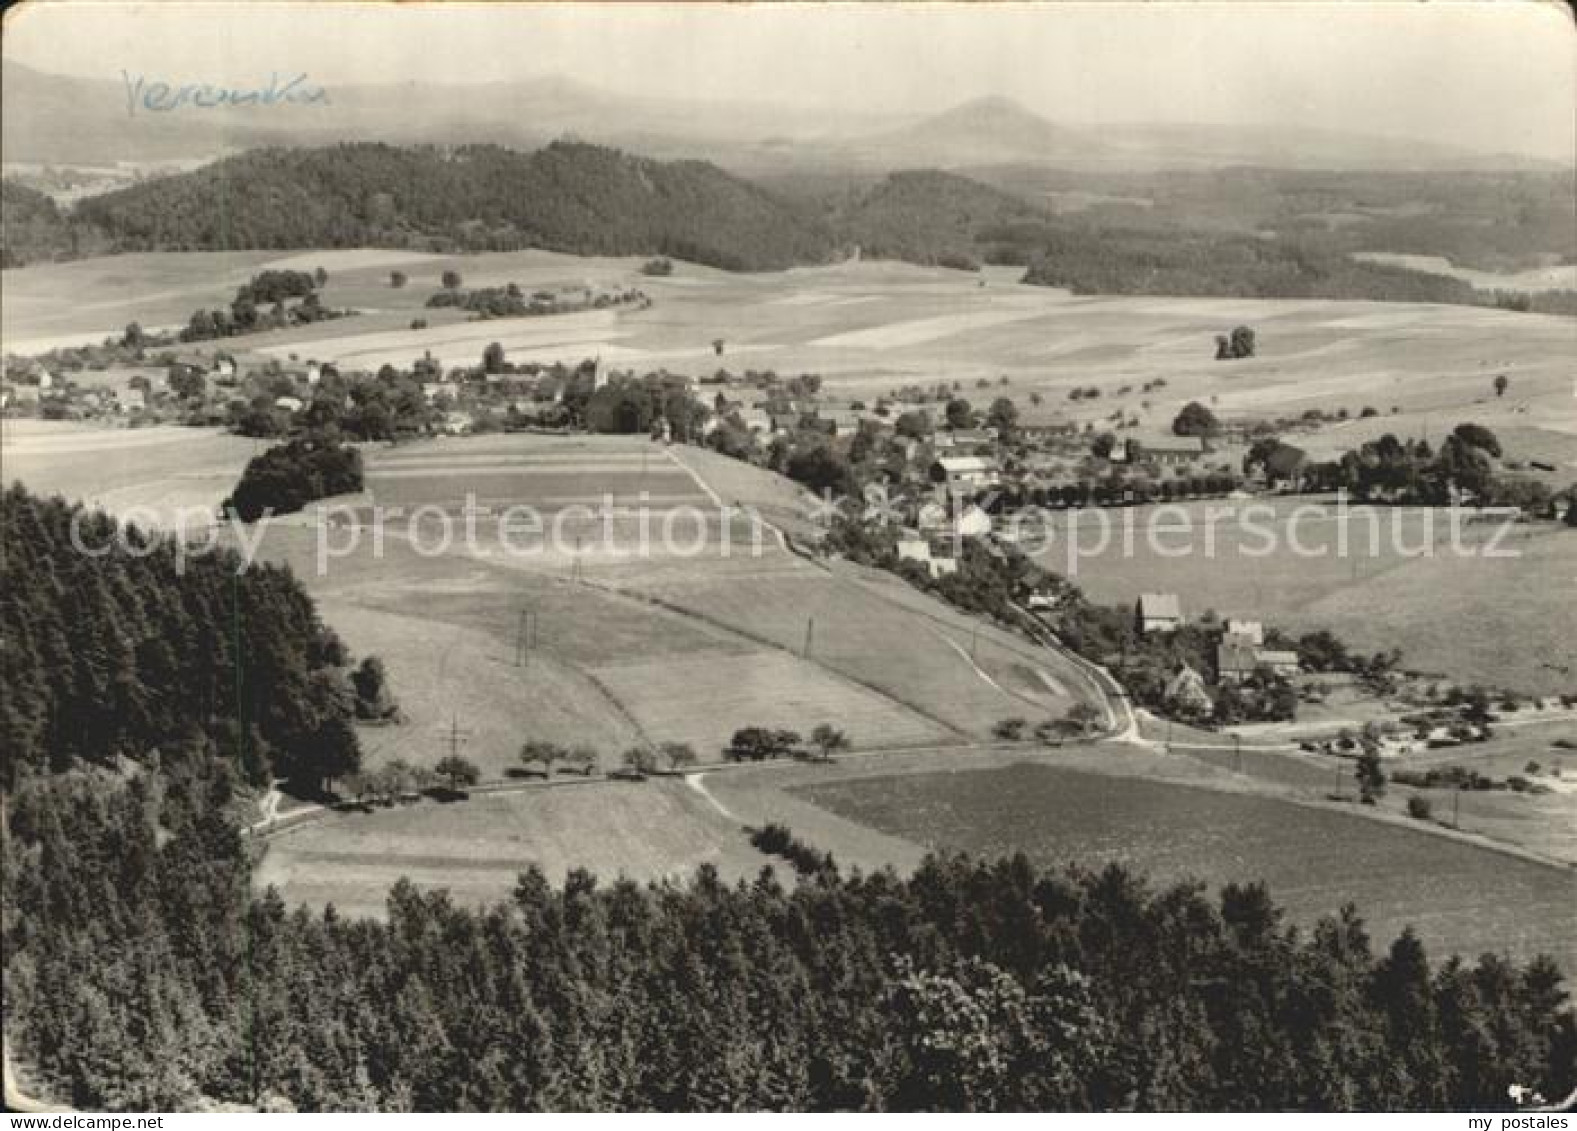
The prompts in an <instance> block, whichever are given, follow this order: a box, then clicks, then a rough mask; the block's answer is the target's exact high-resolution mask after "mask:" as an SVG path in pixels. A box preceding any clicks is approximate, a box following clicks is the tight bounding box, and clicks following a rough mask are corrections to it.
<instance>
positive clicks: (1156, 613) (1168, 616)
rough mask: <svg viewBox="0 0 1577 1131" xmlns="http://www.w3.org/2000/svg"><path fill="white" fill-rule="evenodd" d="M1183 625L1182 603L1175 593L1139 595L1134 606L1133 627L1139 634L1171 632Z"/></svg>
mask: <svg viewBox="0 0 1577 1131" xmlns="http://www.w3.org/2000/svg"><path fill="white" fill-rule="evenodd" d="M1182 623H1183V603H1182V602H1181V601H1179V600H1178V599H1177V594H1176V593H1141V594H1139V600H1138V602H1137V604H1135V606H1134V627H1135V628H1137V629H1138V630H1139V631H1140V632H1141V633H1145V632H1171V631H1173V630H1174V629H1176V628H1178V627H1180V626H1181V625H1182Z"/></svg>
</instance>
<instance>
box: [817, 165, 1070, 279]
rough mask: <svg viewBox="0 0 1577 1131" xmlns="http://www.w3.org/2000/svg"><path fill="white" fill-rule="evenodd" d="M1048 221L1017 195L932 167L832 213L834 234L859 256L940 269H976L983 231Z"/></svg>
mask: <svg viewBox="0 0 1577 1131" xmlns="http://www.w3.org/2000/svg"><path fill="white" fill-rule="evenodd" d="M1046 219H1047V215H1046V213H1045V212H1044V211H1042V210H1040V209H1037V208H1035V207H1033V206H1031V205H1030V204H1029V203H1027V202H1026V201H1024V200H1022V199H1021V198H1019V197H1016V196H1012V195H1010V194H1009V193H1006V192H1003V191H1002V190H1000V189H995V188H991V187H990V186H989V185H983V184H981V183H980V182H978V181H972V180H970V179H969V178H968V177H960V176H957V175H955V174H953V173H942V172H938V171H936V170H930V169H928V170H920V171H915V172H905V173H894V174H892V175H891V176H889V177H886V178H884V179H883V180H882V181H881V182H879V183H878V184H876V185H875V186H873V187H872V188H870V189H867V190H866V191H864V192H862V193H860V194H859V195H858V196H856V197H855V198H854V199H853V200H852V201H850V202H848V203H847V204H845V205H843V206H841V207H837V208H835V209H834V223H835V224H836V226H837V228H838V230H839V231H840V232H842V233H843V235H844V236H845V238H846V239H848V240H850V241H852V242H854V243H856V244H858V245H859V246H860V250H861V252H862V253H863V254H865V255H868V256H870V257H871V258H874V259H901V260H904V261H906V262H909V263H923V264H936V265H940V266H944V267H966V268H969V267H974V266H978V264H979V257H980V249H981V235H982V233H983V232H986V231H988V230H991V229H996V228H1000V227H1001V226H1003V225H1008V224H1012V223H1014V222H1015V221H1036V220H1046Z"/></svg>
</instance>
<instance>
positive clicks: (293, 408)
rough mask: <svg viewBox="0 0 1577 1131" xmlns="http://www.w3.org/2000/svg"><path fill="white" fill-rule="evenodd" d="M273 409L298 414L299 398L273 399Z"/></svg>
mask: <svg viewBox="0 0 1577 1131" xmlns="http://www.w3.org/2000/svg"><path fill="white" fill-rule="evenodd" d="M274 407H275V408H282V409H284V410H285V411H286V412H300V411H301V408H302V401H301V398H300V397H275V398H274Z"/></svg>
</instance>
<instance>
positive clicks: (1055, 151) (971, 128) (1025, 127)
mask: <svg viewBox="0 0 1577 1131" xmlns="http://www.w3.org/2000/svg"><path fill="white" fill-rule="evenodd" d="M872 141H873V142H874V143H875V144H876V145H877V146H878V147H880V148H881V149H882V150H885V151H891V150H897V151H900V152H902V153H904V154H905V155H906V156H909V157H911V159H921V160H922V161H923V163H925V164H936V165H955V166H956V165H962V164H970V163H985V162H997V161H1025V160H1027V161H1043V160H1045V159H1047V158H1062V157H1068V156H1075V155H1077V156H1084V155H1088V154H1092V153H1098V152H1101V151H1103V150H1104V148H1105V147H1104V145H1102V143H1101V142H1100V141H1099V140H1098V139H1096V138H1093V137H1091V136H1089V135H1088V134H1086V133H1085V132H1083V131H1082V130H1076V129H1072V128H1069V127H1067V126H1062V125H1058V124H1057V123H1056V122H1052V121H1049V120H1048V119H1046V118H1043V117H1041V116H1040V115H1039V114H1036V113H1035V112H1034V111H1032V110H1029V109H1027V108H1025V107H1024V106H1023V105H1021V104H1019V103H1018V102H1015V101H1014V100H1013V99H1011V98H1007V97H1004V96H1003V95H1000V94H993V95H987V96H985V97H983V98H973V99H970V100H969V101H968V102H961V103H959V104H958V105H957V106H953V107H950V108H949V109H946V110H943V111H941V112H940V113H937V114H932V115H930V116H929V117H926V118H922V119H920V120H919V121H917V122H913V123H911V124H910V125H908V126H905V127H903V128H901V129H898V130H894V131H891V132H889V133H887V134H883V135H881V136H880V137H878V138H875V139H872Z"/></svg>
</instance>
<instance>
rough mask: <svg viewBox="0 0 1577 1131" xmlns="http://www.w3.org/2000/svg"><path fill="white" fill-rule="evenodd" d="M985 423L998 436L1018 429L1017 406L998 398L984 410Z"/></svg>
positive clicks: (1004, 398)
mask: <svg viewBox="0 0 1577 1131" xmlns="http://www.w3.org/2000/svg"><path fill="white" fill-rule="evenodd" d="M986 423H987V424H989V425H991V427H993V428H995V429H996V430H997V432H998V433H999V434H1006V433H1008V432H1011V431H1013V429H1014V428H1016V427H1018V405H1016V404H1014V403H1013V402H1012V401H1011V400H1009V399H1008V398H1007V397H998V398H997V399H996V400H994V401H992V402H991V407H990V408H989V409H987V410H986Z"/></svg>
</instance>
